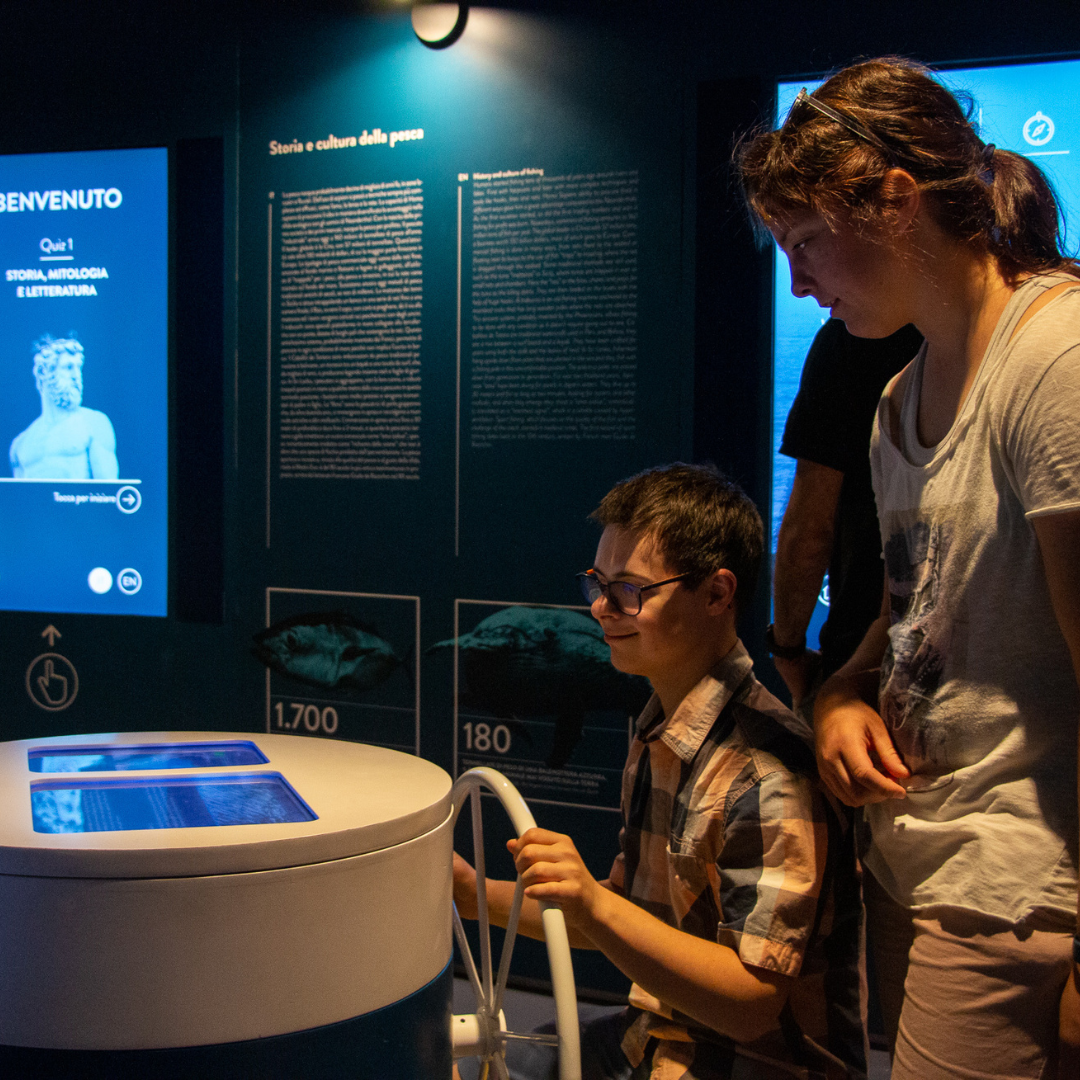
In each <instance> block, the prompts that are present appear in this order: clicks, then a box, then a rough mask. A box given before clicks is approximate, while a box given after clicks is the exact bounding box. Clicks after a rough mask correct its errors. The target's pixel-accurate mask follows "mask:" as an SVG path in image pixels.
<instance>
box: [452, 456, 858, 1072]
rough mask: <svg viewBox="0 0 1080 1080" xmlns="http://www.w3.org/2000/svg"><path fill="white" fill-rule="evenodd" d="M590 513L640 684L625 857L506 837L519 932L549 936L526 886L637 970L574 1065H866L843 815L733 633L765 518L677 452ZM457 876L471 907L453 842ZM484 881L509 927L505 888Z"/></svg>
mask: <svg viewBox="0 0 1080 1080" xmlns="http://www.w3.org/2000/svg"><path fill="white" fill-rule="evenodd" d="M591 516H592V517H593V518H594V519H595V520H596V521H597V522H599V524H600V525H602V526H603V527H604V532H603V535H602V536H601V537H600V544H599V547H598V548H597V552H596V562H595V564H594V565H593V567H592V569H590V570H588V571H587V572H586V573H584V574H582V575H580V577H581V580H582V585H583V590H584V592H585V595H586V597H587V598H588V599H589V601H590V603H591V604H592V614H593V617H594V618H595V619H597V620H598V621H599V622H600V624H601V626H602V627H603V630H604V640H605V641H606V642H607V643H608V645H609V646H610V648H611V662H612V663H613V664H614V665H615V667H617V668H619V670H621V671H626V672H631V673H634V674H638V675H644V676H646V677H647V678H648V679H649V681H650V682H651V684H652V687H653V690H654V694H653V697H652V699H651V700H650V701H649V703H648V705H646V707H645V710H644V711H643V712H642V714H641V717H640V718H639V719H638V722H637V726H636V732H635V736H634V740H633V743H632V745H631V748H630V755H629V758H628V760H627V763H626V768H625V770H624V772H623V783H622V819H623V825H622V830H621V832H620V835H619V844H620V853H619V855H618V856H617V858H616V859H615V863H614V866H613V867H612V870H611V875H610V877H609V879H608V880H606V881H599V882H598V881H597V880H596V879H595V878H593V876H592V875H591V874H590V873H589V871H588V870H587V869H586V867H585V865H584V863H583V862H582V860H581V857H580V855H579V854H578V852H577V850H576V848H575V847H574V844H573V841H572V840H571V839H570V838H569V837H568V836H563V835H560V834H558V833H553V832H549V831H548V830H545V829H540V828H536V829H531V830H529V832H527V833H525V835H524V836H522V837H521V838H520V839H519V840H515V841H511V842H510V844H509V845H508V846H509V848H510V852H511V854H512V855H513V856H514V860H515V864H516V866H517V869H518V872H519V873H520V874H522V876H523V878H524V881H525V885H526V889H525V897H526V899H525V902H524V905H523V907H522V913H521V923H520V929H521V932H523V933H526V934H529V935H530V936H532V937H538V938H542V936H543V934H542V929H541V923H540V909H539V903H538V902H539V901H541V900H543V901H548V902H550V903H553V904H556V905H558V907H560V908H561V909H562V911H563V914H564V916H565V918H566V923H567V928H568V930H569V933H570V942H571V944H572V945H575V946H577V947H581V948H594V949H600V950H601V951H602V952H603V953H604V954H605V955H606V956H607V957H608V958H609V959H610V960H611V961H612V962H614V963H615V964H616V966H617V967H618V968H619V969H620V970H621V971H622V972H623V973H624V974H626V975H627V976H629V978H631V979H632V980H633V983H634V985H633V986H632V987H631V991H630V1006H629V1008H628V1009H626V1010H625V1011H624V1012H622V1013H620V1014H618V1015H617V1016H614V1017H605V1018H603V1019H602V1020H600V1021H596V1022H594V1023H593V1024H591V1025H587V1026H586V1028H585V1029H584V1030H583V1031H582V1051H583V1066H582V1067H583V1076H584V1077H585V1078H586V1080H615V1078H619V1080H630V1078H633V1080H638V1078H645V1077H650V1078H652V1080H742V1078H743V1077H755V1078H764V1077H770V1078H771V1077H778V1078H779V1077H784V1078H786V1080H790V1078H791V1077H803V1078H820V1077H828V1078H833V1077H845V1078H850V1077H863V1076H865V1043H864V1039H863V1030H862V1026H861V1015H860V1014H861V995H860V979H859V973H858V967H857V959H858V943H859V904H858V884H857V880H856V874H855V868H854V858H853V855H852V853H851V845H850V842H849V841H850V837H848V836H846V835H845V834H846V830H845V828H844V825H843V823H844V821H845V819H844V818H843V817H842V815H841V814H840V813H838V812H836V811H834V809H833V807H832V806H831V805H830V803H829V802H828V801H827V797H826V796H825V795H824V794H823V792H822V790H821V789H820V788H819V787H818V785H817V784H816V783H815V779H814V764H813V754H812V752H811V751H810V749H809V747H808V745H807V744H808V742H809V740H810V739H811V735H810V731H809V729H808V728H807V727H806V726H805V725H804V724H803V722H802V721H801V720H799V719H798V718H797V717H795V716H794V715H793V714H792V713H790V712H788V710H786V709H785V708H784V707H783V706H782V705H781V704H780V702H779V701H777V699H776V698H774V697H773V696H772V695H771V694H770V693H769V692H768V691H767V690H765V688H764V687H763V686H761V684H760V683H758V681H757V680H756V679H755V678H754V675H753V671H752V665H751V661H750V657H749V656H748V655H747V653H746V650H745V649H744V648H743V646H742V644H741V643H740V642H739V639H738V637H737V635H736V632H735V623H736V616H737V613H738V608H739V606H741V605H742V604H743V603H745V602H746V601H747V599H748V597H749V596H750V595H752V593H753V587H754V578H755V575H756V573H757V567H758V564H759V562H760V559H761V552H762V532H763V530H762V524H761V518H760V516H759V515H758V512H757V510H756V508H755V507H754V505H753V503H752V502H751V501H750V500H749V499H748V498H747V497H746V496H745V495H744V494H743V492H742V491H741V490H740V489H739V488H738V487H736V486H735V485H734V484H731V483H729V482H728V481H727V480H725V479H724V478H723V477H722V476H721V475H720V474H719V473H718V472H717V471H716V470H715V469H713V468H711V467H705V466H693V465H682V464H676V465H671V466H667V467H665V468H658V469H651V470H649V471H647V472H644V473H641V474H640V475H638V476H634V477H631V478H630V479H629V480H625V481H623V482H622V483H620V484H618V485H616V486H615V487H614V488H613V489H612V490H611V491H610V492H609V493H608V494H607V495H606V496H605V497H604V499H603V501H602V502H601V503H600V506H599V507H598V509H597V510H596V511H595V512H594V513H593V514H592V515H591ZM454 878H455V884H454V894H455V900H456V902H457V905H458V909H459V911H460V912H461V914H462V915H463V916H465V917H473V918H475V917H476V914H475V913H476V876H475V873H474V872H473V870H472V868H471V867H470V866H469V864H468V863H467V862H465V860H463V859H460V858H458V857H455V870H454ZM487 895H488V904H489V908H490V914H491V917H492V920H493V921H494V922H496V923H500V922H501V923H502V924H503V925H505V921H506V916H507V913H508V912H509V908H510V904H511V899H512V895H513V883H512V882H499V881H489V882H487ZM530 1052H532V1051H531V1050H530ZM508 1060H510V1061H511V1063H513V1059H512V1057H511V1058H508ZM537 1069H539V1071H536V1070H537ZM515 1074H516V1075H521V1076H535V1077H537V1080H539V1078H541V1077H546V1076H548V1075H550V1076H554V1071H553V1066H549V1065H546V1064H545V1065H543V1066H539V1065H537V1064H536V1063H535V1062H534V1063H533V1064H532V1065H530V1066H529V1071H527V1072H522V1073H517V1072H516V1070H515Z"/></svg>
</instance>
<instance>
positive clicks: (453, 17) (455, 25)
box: [412, 0, 469, 49]
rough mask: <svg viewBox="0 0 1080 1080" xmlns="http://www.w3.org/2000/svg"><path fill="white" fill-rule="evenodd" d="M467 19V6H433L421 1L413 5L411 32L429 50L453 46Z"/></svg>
mask: <svg viewBox="0 0 1080 1080" xmlns="http://www.w3.org/2000/svg"><path fill="white" fill-rule="evenodd" d="M468 18H469V5H468V4H433V3H425V2H423V0H420V2H419V3H415V4H413V9H412V25H413V30H415V31H416V36H417V37H418V38H419V39H420V40H421V41H422V42H423V43H424V44H425V45H426V46H427V47H428V48H429V49H445V48H447V46H449V45H453V44H454V42H455V41H457V39H458V38H459V37H461V35H462V32H463V31H464V30H465V23H466V21H467V20H468Z"/></svg>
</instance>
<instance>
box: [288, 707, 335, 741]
mask: <svg viewBox="0 0 1080 1080" xmlns="http://www.w3.org/2000/svg"><path fill="white" fill-rule="evenodd" d="M289 708H290V709H292V716H286V715H285V706H284V705H283V704H282V703H281V702H280V701H276V702H274V712H275V713H276V715H277V726H278V727H279V728H283V729H284V730H285V731H299V730H300V726H301V724H302V725H303V726H304V728H305V729H306V730H307V731H310V732H311V733H312V734H314V733H315V732H316V731H322V732H323V733H324V734H326V735H333V734H334V732H335V731H337V726H338V714H337V709H335V708H334V707H333V705H327V706H326V708H325V709H320V708H319V707H318V705H305V704H303V702H299V701H290V702H289Z"/></svg>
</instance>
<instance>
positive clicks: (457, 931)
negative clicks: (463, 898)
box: [454, 904, 486, 1012]
mask: <svg viewBox="0 0 1080 1080" xmlns="http://www.w3.org/2000/svg"><path fill="white" fill-rule="evenodd" d="M454 937H455V938H456V939H457V943H458V949H460V950H461V960H462V962H463V963H464V965H465V974H466V975H468V976H469V982H470V983H472V988H473V993H474V994H475V995H476V1004H477V1010H476V1011H477V1012H480V1011H481V1008H482V1007H483V1006H484V1005H486V1001H485V1000H484V988H483V987H482V986H481V985H480V976H479V975H477V973H476V962H475V961H474V960H473V955H472V949H470V948H469V939H468V938H467V937H466V936H465V927H464V926H463V925H462V923H461V916H460V915H459V914H458V909H457V904H454Z"/></svg>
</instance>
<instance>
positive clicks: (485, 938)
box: [471, 787, 498, 1015]
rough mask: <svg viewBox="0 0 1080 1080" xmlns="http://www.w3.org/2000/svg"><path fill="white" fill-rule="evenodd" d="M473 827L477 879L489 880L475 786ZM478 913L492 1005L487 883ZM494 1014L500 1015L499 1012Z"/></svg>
mask: <svg viewBox="0 0 1080 1080" xmlns="http://www.w3.org/2000/svg"><path fill="white" fill-rule="evenodd" d="M471 795H472V797H471V803H472V806H471V809H472V829H473V858H474V860H475V861H474V863H473V865H474V866H475V867H476V880H477V883H478V884H479V883H480V882H485V883H486V882H487V866H486V864H485V861H484V822H483V819H482V816H481V806H480V789H479V788H478V787H474V788H473V789H472V793H471ZM476 900H477V905H476V906H477V908H478V911H477V915H478V917H479V923H480V925H479V931H480V977H481V979H482V980H483V983H484V1000H485V1001H486V1002H487V1003H488V1004H489V1005H490V1004H491V1002H492V999H493V997H494V993H493V992H494V989H495V988H494V987H493V986H492V985H491V982H492V980H491V923H490V921H489V920H488V902H487V885H486V884H484V885H482V886H480V887H479V888H477V890H476ZM493 1015H498V1014H497V1013H495V1014H493Z"/></svg>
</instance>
